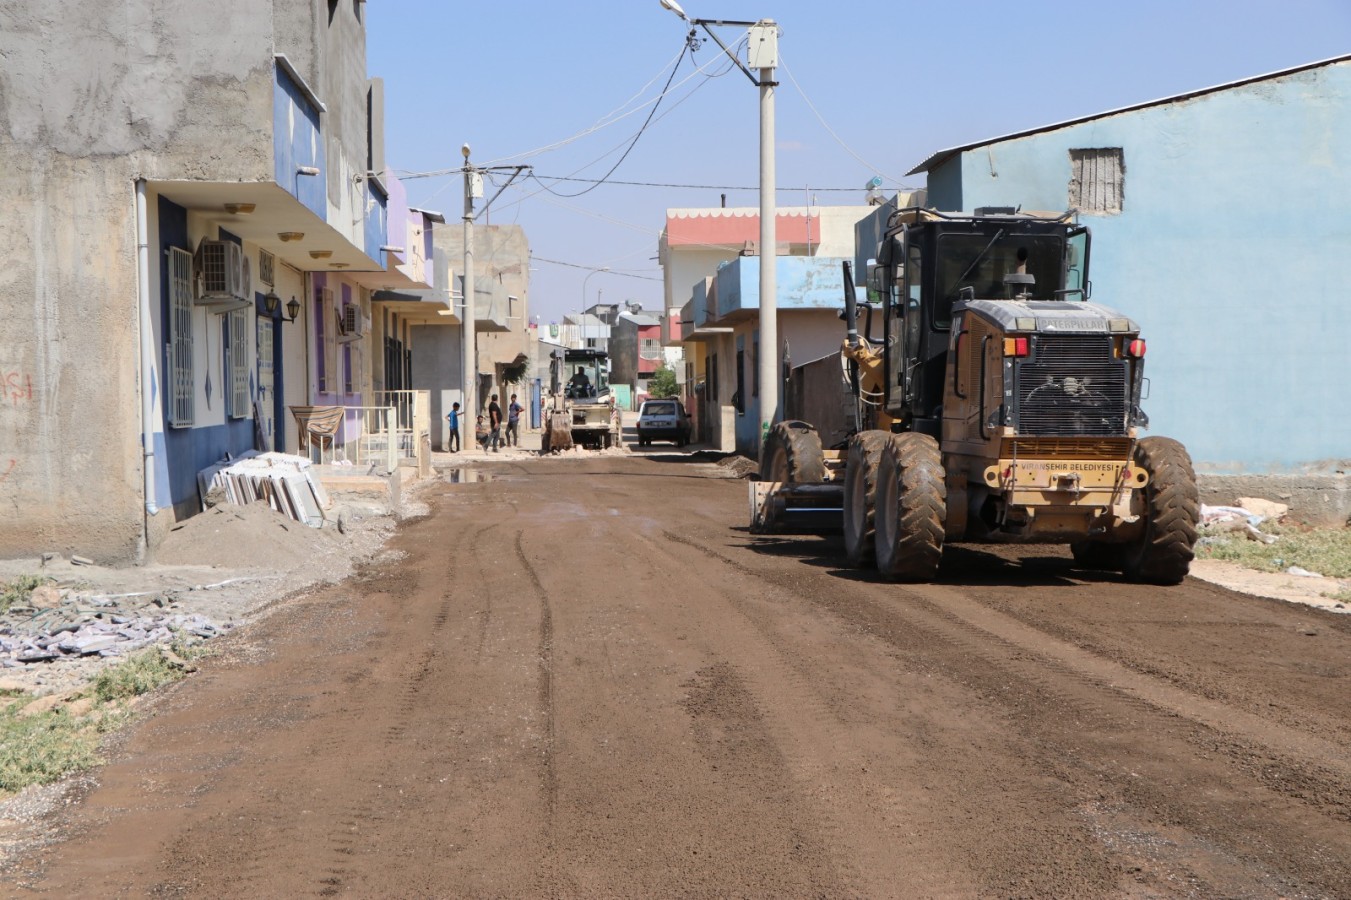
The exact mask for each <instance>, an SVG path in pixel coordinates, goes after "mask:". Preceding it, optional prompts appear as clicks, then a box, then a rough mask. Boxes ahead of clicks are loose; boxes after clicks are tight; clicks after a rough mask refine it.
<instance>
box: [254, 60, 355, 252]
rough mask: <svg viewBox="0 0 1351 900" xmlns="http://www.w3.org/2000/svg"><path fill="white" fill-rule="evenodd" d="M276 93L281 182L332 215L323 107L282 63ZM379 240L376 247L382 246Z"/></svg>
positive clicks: (315, 209) (275, 143)
mask: <svg viewBox="0 0 1351 900" xmlns="http://www.w3.org/2000/svg"><path fill="white" fill-rule="evenodd" d="M276 73H277V82H276V85H275V86H274V88H273V92H272V93H273V97H272V154H273V158H274V160H275V162H276V179H277V184H279V185H281V186H282V187H284V188H286V190H288V191H290V192H291V194H292V195H294V196H295V198H296V199H297V200H299V201H300V202H301V203H303V204H305V206H306V208H307V209H309V210H310V212H312V213H314V214H315V215H316V216H318V217H319V218H321V219H326V218H327V217H328V204H327V202H326V200H325V198H324V190H325V188H324V184H325V181H326V178H325V175H324V167H325V153H324V138H323V135H322V134H321V133H320V131H319V110H317V109H315V108H314V106H313V105H311V103H310V101H309V99H308V98H307V97H306V96H305V95H304V93H302V92H301V90H300V88H299V87H297V86H296V83H295V82H294V81H292V80H291V76H289V75H287V74H286V70H285V69H282V68H281V67H280V66H278V67H277V68H276ZM298 166H317V167H318V168H319V174H318V175H317V176H315V175H297V174H296V168H297V167H298ZM379 246H380V245H379V244H377V245H376V249H377V250H378V249H379Z"/></svg>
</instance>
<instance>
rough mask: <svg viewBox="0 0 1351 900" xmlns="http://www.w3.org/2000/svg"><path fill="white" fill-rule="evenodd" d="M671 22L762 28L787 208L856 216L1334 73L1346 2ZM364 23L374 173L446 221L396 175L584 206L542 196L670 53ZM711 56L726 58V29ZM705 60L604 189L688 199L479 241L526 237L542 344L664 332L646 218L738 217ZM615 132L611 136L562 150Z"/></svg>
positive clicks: (978, 5) (480, 25)
mask: <svg viewBox="0 0 1351 900" xmlns="http://www.w3.org/2000/svg"><path fill="white" fill-rule="evenodd" d="M682 5H683V6H684V9H685V11H686V12H687V13H688V14H689V15H690V16H691V17H701V18H706V19H742V20H754V19H759V18H773V19H775V20H776V21H777V22H778V24H779V26H780V28H781V29H782V36H781V37H780V43H779V48H780V56H781V61H782V64H783V66H784V68H781V69H780V70H779V81H780V87H779V89H778V92H777V141H776V145H777V167H778V178H777V182H778V185H779V188H780V191H779V194H778V202H779V204H780V205H784V206H795V205H803V204H805V203H806V202H807V196H808V194H809V193H810V194H811V195H812V197H813V202H814V203H820V204H823V205H835V204H841V205H847V204H857V203H862V202H863V187H864V184H865V183H866V182H867V180H868V179H869V178H871V177H872V176H874V175H881V176H882V178H883V181H884V187H885V189H886V190H887V191H888V192H889V193H890V192H892V191H894V190H895V189H896V188H897V187H898V186H901V185H905V186H909V187H922V186H923V180H922V178H921V179H918V180H916V179H911V180H910V181H908V182H907V181H906V180H905V179H904V175H905V173H906V172H907V171H909V170H910V169H911V168H913V167H914V166H915V165H917V164H918V163H920V162H922V161H923V160H924V159H925V158H926V157H928V156H929V155H930V154H931V153H933V152H934V151H937V150H941V149H945V148H948V147H952V146H956V145H959V144H963V143H966V142H969V141H974V140H980V139H984V138H989V137H995V136H998V135H1002V134H1007V133H1010V132H1014V131H1020V130H1023V129H1026V128H1035V127H1038V126H1042V125H1048V124H1052V123H1055V122H1059V121H1063V120H1065V119H1071V118H1074V117H1077V116H1082V115H1089V114H1092V113H1097V112H1102V111H1104V110H1109V109H1114V108H1117V107H1121V106H1128V105H1131V104H1134V103H1140V102H1144V101H1148V100H1156V99H1159V98H1162V97H1167V96H1171V95H1173V94H1179V93H1183V92H1186V91H1190V90H1195V89H1198V88H1204V87H1210V86H1213V85H1217V84H1223V83H1225V82H1229V81H1235V80H1238V79H1242V78H1246V77H1249V76H1252V75H1258V74H1264V73H1267V72H1272V71H1276V70H1279V69H1283V68H1288V67H1291V66H1297V65H1301V64H1303V63H1308V62H1313V61H1316V60H1320V59H1326V58H1329V57H1333V56H1338V55H1341V54H1344V53H1347V52H1351V3H1348V2H1347V0H1294V2H1284V3H1259V2H1252V0H1228V2H1225V0H1196V2H1187V0H1183V2H1176V0H1172V2H1165V0H1148V2H1124V3H1102V2H1092V0H1088V2H1085V0H1075V2H1062V0H1029V2H1024V3H1020V4H1017V5H1013V4H1010V3H994V2H989V3H986V2H963V3H957V2H934V0H925V2H904V0H840V2H822V0H810V2H809V0H754V2H751V0H682ZM364 7H365V14H366V23H367V29H368V43H367V68H368V70H369V73H370V75H372V76H378V77H382V78H384V79H385V101H386V119H385V138H386V163H387V165H388V166H389V167H390V168H391V169H393V170H394V171H395V173H396V174H398V175H399V176H400V177H402V178H405V185H406V186H407V188H408V194H409V200H410V202H411V203H412V204H413V205H414V206H420V207H423V208H428V209H434V210H437V211H440V212H443V213H445V214H446V216H447V218H448V219H452V220H453V219H457V218H458V217H459V216H460V214H461V213H462V209H463V206H462V204H463V200H462V188H461V183H462V182H461V176H460V175H459V174H454V175H440V176H434V177H424V178H409V177H407V176H408V173H424V172H432V171H436V170H443V169H454V168H456V167H458V166H460V165H461V162H462V158H461V156H460V146H461V145H462V144H464V143H466V142H468V143H469V144H470V145H471V146H472V148H473V156H472V160H473V162H474V163H475V164H476V165H480V166H487V165H515V164H521V163H528V164H530V165H532V166H534V173H535V174H536V175H537V176H539V178H540V179H541V180H542V181H543V182H544V184H547V185H548V186H549V187H550V188H552V190H553V191H556V192H557V193H559V194H576V193H579V192H581V191H584V190H586V189H587V188H588V187H591V185H589V184H586V183H580V182H557V181H554V180H552V179H554V178H557V177H563V176H567V177H577V178H592V179H599V178H602V177H604V176H605V175H606V173H607V172H608V171H609V169H610V167H611V166H613V165H614V164H615V163H616V162H617V161H618V160H619V158H620V156H621V155H622V153H623V151H624V149H625V148H627V147H628V145H629V143H630V142H631V141H632V139H633V137H634V135H635V134H637V133H638V132H639V131H640V129H641V128H642V125H643V121H644V119H645V118H647V116H648V114H649V112H650V111H651V109H652V106H651V102H650V101H652V100H653V99H654V98H655V97H657V96H658V95H659V94H661V93H662V88H663V86H664V85H665V84H666V80H667V78H668V77H669V76H670V73H671V70H672V68H673V66H674V64H675V61H676V58H677V56H678V55H679V54H680V52H681V50H682V48H683V47H684V43H685V34H686V31H687V30H688V29H687V26H686V25H685V23H684V22H682V21H680V20H679V19H678V18H676V16H675V15H673V14H672V13H670V12H668V11H666V10H664V9H662V7H661V5H660V3H659V0H590V2H586V3H562V2H556V3H550V2H542V0H531V2H528V3H516V4H504V3H466V2H460V0H384V2H373V3H366V4H364ZM719 34H720V35H721V36H723V38H724V40H725V41H727V43H729V44H731V43H732V42H733V41H736V40H738V39H739V38H740V37H742V36H743V34H744V30H738V29H735V28H726V29H719ZM742 57H743V60H744V54H743V55H742ZM724 61H725V57H724V56H723V55H722V51H721V50H719V49H718V47H717V45H716V44H714V43H713V42H712V41H706V42H705V43H704V44H703V46H702V47H701V48H700V49H699V50H698V51H697V52H696V53H695V54H694V55H693V57H692V61H691V56H690V55H689V54H686V55H685V56H684V57H683V58H682V59H681V60H680V63H679V67H678V69H677V70H676V72H675V76H674V81H673V82H672V88H671V90H670V92H668V93H667V95H666V96H665V99H664V100H663V101H662V102H661V104H660V106H659V107H658V108H657V110H656V113H655V115H654V116H653V119H652V121H651V123H650V124H649V125H648V126H647V128H646V129H645V130H644V131H643V133H642V135H641V137H639V139H638V140H637V143H636V144H635V145H634V146H633V148H632V150H631V151H630V152H629V154H628V156H627V157H626V158H625V159H624V161H623V162H622V164H620V165H619V167H618V168H617V169H616V170H615V171H614V173H613V175H610V176H609V177H610V178H611V179H613V180H615V181H629V182H645V183H660V184H677V185H700V186H703V187H689V188H687V187H640V186H627V185H617V184H603V185H600V186H599V187H596V188H594V189H593V190H590V191H588V192H586V193H584V194H582V195H581V196H577V197H560V196H556V195H555V194H553V193H550V192H549V191H546V190H545V189H544V186H543V185H542V184H541V182H540V181H528V180H527V181H521V182H518V183H517V184H516V185H513V186H512V187H510V188H509V189H508V190H507V191H505V192H504V193H503V194H502V195H501V196H500V197H499V198H498V199H497V201H496V202H495V203H494V204H493V205H492V207H491V208H490V209H489V211H488V213H487V216H486V218H480V219H479V220H478V221H480V222H484V221H487V222H490V223H493V224H506V223H519V224H520V225H522V226H523V227H524V228H525V231H526V236H527V238H528V240H529V242H530V247H531V252H532V254H533V255H534V257H535V261H534V263H533V265H532V272H531V285H530V302H531V314H532V315H537V316H539V318H540V321H541V322H544V323H547V322H549V321H554V320H557V319H559V318H560V317H561V316H563V315H565V314H567V313H569V312H572V311H574V310H576V309H578V308H579V307H582V306H584V305H590V304H592V303H595V302H596V301H597V299H598V298H599V299H601V300H603V301H606V302H611V301H622V300H638V301H640V302H642V303H643V305H644V306H645V307H646V308H647V309H651V310H657V309H660V307H661V305H662V288H661V281H660V278H661V270H660V268H659V267H658V266H657V263H656V259H655V257H656V255H657V238H658V235H659V234H660V232H661V229H662V226H663V224H664V221H665V211H666V209H668V208H670V207H683V206H718V205H719V203H720V195H721V194H723V193H726V194H727V205H728V206H756V205H757V204H758V202H759V200H758V195H757V193H756V190H755V187H756V185H757V184H758V179H759V175H758V165H759V156H758V141H759V132H758V109H759V99H758V92H757V90H756V88H755V87H754V86H753V85H752V84H751V83H750V82H749V81H748V80H747V79H746V77H745V76H744V75H743V74H741V73H740V72H739V71H736V70H732V71H726V70H727V66H726V65H724ZM696 67H703V73H702V74H695V73H696ZM724 72H725V74H721V75H720V77H712V76H719V73H724ZM691 76H692V77H691ZM794 82H796V84H795V83H794ZM804 95H805V98H808V99H804ZM808 100H809V101H810V103H809V102H808ZM645 104H646V105H645ZM813 106H814V107H815V110H816V112H815V113H814V112H813V111H812V107H813ZM617 110H618V111H620V112H628V113H629V114H628V115H627V116H626V117H623V118H619V119H618V120H617V121H611V122H610V123H609V124H605V125H604V127H600V128H599V129H597V130H595V131H593V132H591V133H589V134H584V135H582V136H580V137H578V135H579V134H582V133H583V132H586V131H587V130H588V129H591V128H592V127H593V126H595V125H597V124H598V123H605V122H606V121H607V117H608V116H610V115H611V114H612V113H613V112H615V111H617ZM818 113H819V118H818V115H817V114H818ZM822 119H824V122H825V125H823V124H822V121H821V120H822ZM826 126H829V130H828V129H827V127H826ZM831 130H833V131H834V132H835V135H837V136H838V140H837V138H836V137H834V136H832V135H831ZM572 138H576V139H575V140H570V141H569V139H572ZM564 141H568V142H567V143H564V144H562V145H561V146H557V147H555V148H554V149H549V150H547V151H545V152H540V153H531V152H530V151H534V150H536V149H538V148H544V147H550V146H552V145H556V144H559V143H560V142H564ZM832 189H834V190H832ZM839 189H844V190H839ZM494 192H495V188H494V187H493V186H492V185H491V184H489V185H487V186H486V187H485V193H486V194H487V196H491V195H492V194H493V193H494ZM565 264H566V265H565ZM602 267H609V268H610V269H611V271H609V272H602V273H599V274H596V275H595V276H594V277H592V278H591V279H590V281H589V282H587V284H586V297H585V301H583V297H582V289H583V280H584V279H585V278H586V276H587V274H588V270H589V269H599V268H602ZM457 268H458V266H457Z"/></svg>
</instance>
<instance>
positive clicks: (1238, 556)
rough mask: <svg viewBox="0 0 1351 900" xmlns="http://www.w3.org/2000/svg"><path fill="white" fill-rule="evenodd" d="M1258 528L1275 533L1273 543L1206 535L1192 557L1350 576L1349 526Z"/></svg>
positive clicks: (1228, 534) (1259, 567)
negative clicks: (1274, 541)
mask: <svg viewBox="0 0 1351 900" xmlns="http://www.w3.org/2000/svg"><path fill="white" fill-rule="evenodd" d="M1262 530H1263V531H1265V532H1267V533H1268V534H1274V535H1276V537H1277V541H1276V543H1274V544H1263V543H1261V542H1259V541H1251V540H1248V539H1247V538H1246V537H1244V536H1243V534H1242V533H1240V532H1226V533H1222V534H1218V535H1212V536H1210V537H1208V538H1207V539H1206V542H1205V543H1204V544H1200V545H1198V546H1197V548H1196V556H1197V558H1198V559H1223V560H1228V561H1231V562H1235V563H1238V564H1239V565H1243V566H1247V567H1248V568H1250V569H1257V570H1258V571H1262V572H1284V571H1285V570H1287V569H1289V568H1290V567H1291V566H1299V567H1300V568H1301V569H1307V570H1308V571H1310V572H1317V573H1318V574H1319V575H1327V576H1328V577H1330V578H1348V577H1351V528H1319V529H1311V530H1309V529H1301V528H1299V527H1296V526H1291V525H1269V524H1265V523H1264V524H1263V526H1262ZM1343 593H1346V592H1343ZM1338 599H1342V598H1340V597H1339V598H1338Z"/></svg>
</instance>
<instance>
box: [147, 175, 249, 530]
mask: <svg viewBox="0 0 1351 900" xmlns="http://www.w3.org/2000/svg"><path fill="white" fill-rule="evenodd" d="M159 236H160V246H161V251H162V250H163V249H164V248H168V247H180V248H182V249H184V250H189V251H190V250H192V249H193V248H192V246H191V244H190V243H189V239H188V213H187V210H185V209H184V208H183V207H181V206H179V205H177V204H175V203H171V202H169V201H168V200H165V199H164V198H163V197H161V198H159ZM221 237H222V238H224V239H226V240H231V239H234V240H238V238H235V237H234V236H233V235H231V234H229V233H228V232H224V231H222V232H221ZM159 265H160V284H161V285H163V288H162V290H161V293H160V322H161V323H163V322H167V321H168V318H169V283H170V278H169V261H168V258H167V257H166V256H165V254H164V253H163V252H160V253H159ZM222 331H224V329H222ZM165 333H167V330H165V329H161V334H165ZM160 352H161V353H164V352H165V351H164V348H163V347H161V348H160ZM220 354H221V355H220V356H219V357H217V358H215V359H211V360H208V363H207V364H208V365H212V366H215V367H217V368H218V369H219V372H218V374H217V375H216V376H215V378H213V380H216V379H218V380H219V383H220V384H221V385H222V386H223V385H227V384H229V381H228V380H227V379H226V377H225V370H224V360H225V358H226V357H225V350H224V348H223V347H221V348H220ZM213 355H214V353H213ZM195 375H196V377H197V379H198V380H201V379H203V378H205V377H206V373H205V372H197V373H195ZM171 377H172V372H171V371H170V369H169V367H168V366H161V384H160V391H161V394H160V396H162V397H172V396H173V391H172V390H171V389H170V386H169V384H168V381H169V378H171ZM221 401H222V402H224V394H223V393H222V395H221ZM171 406H172V403H171V402H166V403H164V404H163V412H164V448H163V458H164V462H165V466H166V468H167V477H168V492H169V502H170V503H171V504H172V505H174V506H175V507H180V506H185V507H186V506H192V505H194V504H196V503H197V502H198V496H199V495H198V492H197V473H198V472H200V471H201V470H202V469H205V468H206V467H207V466H209V465H211V464H212V463H214V462H216V461H217V460H219V459H223V458H224V457H225V454H226V453H241V452H243V451H245V450H250V449H252V448H253V414H252V412H250V414H249V416H248V418H244V419H230V420H227V421H226V422H225V423H223V424H218V425H205V426H202V427H198V428H174V427H173V426H171V425H170V424H169V420H168V419H169V412H170V408H171ZM202 414H203V413H202V411H200V410H199V411H198V415H199V416H200V415H202ZM156 450H157V451H158V450H159V448H158V447H157V448H156ZM156 487H157V495H158V487H159V485H158V484H157V485H156ZM186 511H188V510H186V509H181V510H180V512H186ZM191 511H193V512H195V511H196V510H195V508H194V509H192V510H191Z"/></svg>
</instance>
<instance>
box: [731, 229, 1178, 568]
mask: <svg viewBox="0 0 1351 900" xmlns="http://www.w3.org/2000/svg"><path fill="white" fill-rule="evenodd" d="M1089 249H1090V235H1089V230H1088V229H1087V228H1086V227H1084V226H1082V225H1079V224H1077V223H1075V222H1074V220H1073V215H1072V214H1071V213H1066V214H1064V215H1060V216H1054V215H1034V214H1024V213H1019V212H1016V211H1015V210H1013V209H1006V208H1000V209H982V210H977V211H976V213H975V214H974V215H963V214H951V215H950V214H943V213H938V212H935V211H933V210H925V209H918V208H914V209H903V210H898V211H897V212H895V213H893V215H892V218H891V219H890V221H889V222H888V225H887V229H886V231H885V232H884V236H883V239H882V241H881V244H880V246H879V248H878V252H877V258H876V262H875V263H874V264H870V265H869V268H868V272H867V275H866V285H867V289H868V301H867V302H866V303H865V304H863V312H864V321H865V325H864V328H863V330H862V332H860V330H859V315H858V313H859V305H858V304H857V303H856V300H855V287H854V283H853V277H852V274H851V272H850V267H849V264H848V263H845V264H844V269H845V271H844V276H845V320H846V328H847V333H846V337H845V340H844V345H843V348H842V350H841V352H840V354H839V358H838V360H835V359H834V358H833V357H831V358H827V359H826V360H820V361H817V362H816V363H812V364H808V365H809V366H810V367H811V369H810V373H807V367H803V368H802V370H801V371H800V370H794V372H793V375H792V376H791V377H790V389H789V390H788V391H786V392H785V397H786V409H787V411H788V413H789V414H790V415H795V414H797V413H795V410H794V409H793V406H794V400H795V398H796V400H797V401H798V402H797V405H798V406H799V407H801V408H813V409H817V410H820V409H821V408H822V403H821V402H819V397H821V396H826V397H836V398H838V397H840V396H845V397H847V398H850V400H851V401H852V409H851V410H848V413H847V414H846V415H845V417H844V418H845V422H844V424H843V425H842V426H841V427H840V428H837V429H835V430H834V431H827V434H828V436H838V435H839V434H840V432H841V431H843V440H840V441H838V442H829V446H823V441H822V433H823V428H822V427H819V426H818V424H816V423H814V422H812V421H807V420H806V417H803V418H796V419H788V420H786V421H783V422H780V423H778V424H776V425H775V427H774V428H773V429H772V430H771V432H770V434H769V436H768V438H767V440H766V441H765V446H764V448H763V450H762V453H761V471H760V481H759V482H754V483H752V485H751V513H752V523H751V525H752V530H754V531H757V532H772V531H780V530H802V526H803V525H804V524H806V525H811V524H815V525H820V524H821V523H822V522H823V521H824V522H827V523H833V524H834V525H835V526H836V527H840V528H842V529H843V532H844V544H845V552H846V554H847V555H848V558H849V560H850V562H851V563H853V564H854V565H858V566H864V565H871V564H874V563H875V564H876V566H877V568H878V570H879V571H880V572H881V573H882V574H883V575H885V576H887V577H889V578H893V579H897V580H926V579H930V578H932V577H933V576H934V575H935V574H936V573H937V570H938V566H939V561H940V558H941V556H942V551H943V545H944V543H945V542H953V541H1026V542H1050V543H1068V544H1070V546H1071V548H1072V551H1073V554H1074V557H1075V559H1076V560H1077V561H1078V563H1079V564H1080V565H1082V566H1085V567H1091V568H1101V569H1109V570H1117V571H1121V572H1123V573H1124V574H1125V575H1126V577H1127V578H1130V579H1132V580H1136V581H1142V582H1151V583H1157V584H1173V583H1177V582H1179V581H1181V580H1182V578H1183V577H1184V576H1185V575H1186V574H1187V570H1188V567H1189V566H1190V563H1191V560H1192V557H1193V545H1194V544H1195V542H1196V523H1197V519H1198V515H1199V509H1200V504H1199V499H1198V494H1197V489H1196V480H1195V475H1194V474H1193V471H1192V464H1191V459H1190V457H1189V456H1188V455H1187V452H1186V450H1185V449H1184V448H1183V447H1182V445H1181V444H1179V443H1178V442H1177V441H1174V440H1171V439H1169V438H1164V437H1145V438H1141V437H1139V436H1138V435H1137V430H1138V429H1140V428H1143V427H1146V426H1147V425H1148V419H1147V418H1146V416H1145V414H1144V413H1143V412H1142V411H1141V409H1140V397H1141V391H1142V388H1143V386H1144V357H1145V342H1144V340H1142V339H1141V337H1140V330H1139V327H1138V326H1137V325H1136V323H1135V322H1133V321H1131V319H1130V318H1129V317H1127V316H1124V315H1122V314H1121V313H1119V312H1117V311H1115V310H1113V309H1110V308H1108V307H1106V306H1103V305H1100V304H1097V303H1094V302H1092V301H1091V300H1090V299H1089V292H1090V284H1089V280H1088V261H1089ZM879 312H880V322H879V323H877V324H878V326H879V327H880V333H879V334H876V335H874V334H873V333H872V332H873V326H874V321H873V320H874V314H875V313H879ZM820 363H825V365H821V364H820ZM804 374H810V375H811V378H810V379H808V383H806V384H805V385H804V384H803V383H801V382H802V381H803V376H804ZM792 378H798V380H799V383H798V385H797V386H796V387H797V389H796V390H794V389H793V388H792V386H791V382H792ZM813 396H816V397H817V398H818V401H817V402H815V403H813V402H811V398H812V397H813ZM849 405H850V404H849V403H846V406H849Z"/></svg>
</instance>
